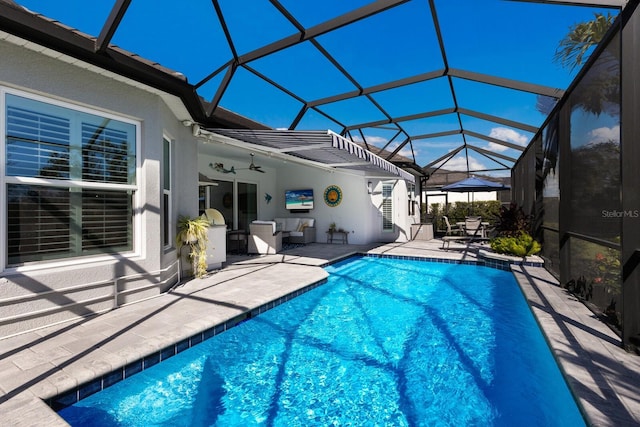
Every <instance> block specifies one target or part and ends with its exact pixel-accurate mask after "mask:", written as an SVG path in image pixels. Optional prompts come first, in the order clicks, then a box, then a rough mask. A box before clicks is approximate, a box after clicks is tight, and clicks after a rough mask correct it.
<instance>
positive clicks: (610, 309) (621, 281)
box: [512, 1, 640, 350]
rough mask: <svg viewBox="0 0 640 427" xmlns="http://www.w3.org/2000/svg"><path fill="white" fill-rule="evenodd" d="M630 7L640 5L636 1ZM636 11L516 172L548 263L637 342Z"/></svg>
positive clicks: (639, 83)
mask: <svg viewBox="0 0 640 427" xmlns="http://www.w3.org/2000/svg"><path fill="white" fill-rule="evenodd" d="M631 3H634V4H633V5H631ZM638 40H640V11H639V9H638V2H637V1H635V2H630V5H629V6H627V8H626V9H625V11H624V13H623V14H622V16H621V18H619V19H618V20H617V21H616V23H615V24H614V27H613V28H612V30H611V31H610V32H609V34H608V36H607V37H606V38H605V40H604V41H603V42H602V43H601V45H600V46H599V47H598V48H597V49H596V51H595V53H594V55H592V58H591V59H590V60H589V62H588V63H587V65H586V66H585V67H584V68H583V70H582V71H581V72H580V73H579V75H578V77H577V78H576V80H575V81H574V82H573V84H572V85H571V87H570V89H569V90H568V91H567V93H566V94H565V96H564V97H563V99H562V100H560V102H559V103H558V105H557V106H556V108H555V109H554V111H553V112H552V113H551V115H550V116H549V118H548V119H547V120H546V121H545V123H544V125H543V127H542V128H541V130H540V131H539V132H538V134H536V136H535V137H534V139H533V140H532V143H531V144H530V145H529V147H528V148H527V150H526V151H525V153H523V155H522V156H521V158H520V159H519V160H518V162H517V163H516V165H515V167H514V168H513V171H512V197H513V200H514V201H515V202H517V203H518V204H519V205H520V206H522V207H523V209H524V210H525V211H526V212H528V213H530V214H531V215H532V217H533V221H532V222H533V227H534V229H533V230H532V233H533V234H534V235H535V236H536V238H537V239H538V240H540V241H541V242H542V243H543V251H542V253H541V255H542V256H543V258H544V259H545V266H546V268H547V269H548V270H549V271H551V272H552V273H553V274H554V275H555V276H556V277H557V278H558V279H559V281H560V283H561V285H562V286H565V287H567V288H569V289H571V290H572V291H573V292H574V293H576V295H578V296H579V297H580V298H581V299H582V300H583V301H584V302H585V304H587V305H588V306H589V307H590V308H591V309H592V310H593V311H594V312H595V313H597V314H598V315H599V316H601V318H602V319H603V320H605V321H606V322H607V323H608V324H609V325H610V326H611V327H612V328H613V329H614V330H616V331H617V332H618V333H619V334H620V336H621V338H622V343H623V345H624V346H625V347H627V348H628V349H630V350H631V349H634V348H636V347H637V346H640V341H638V338H640V267H638V265H640V254H639V252H638V251H637V250H636V248H640V148H639V147H638V144H640V131H639V126H640V78H638V77H637V76H640V65H639V64H640V55H639V53H638V52H640V46H639V42H638Z"/></svg>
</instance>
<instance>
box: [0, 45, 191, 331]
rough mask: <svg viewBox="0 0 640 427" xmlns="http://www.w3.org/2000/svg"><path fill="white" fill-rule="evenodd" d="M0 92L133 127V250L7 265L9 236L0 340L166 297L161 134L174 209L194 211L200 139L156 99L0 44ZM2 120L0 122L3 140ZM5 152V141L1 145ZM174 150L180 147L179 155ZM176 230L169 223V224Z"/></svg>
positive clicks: (170, 260)
mask: <svg viewBox="0 0 640 427" xmlns="http://www.w3.org/2000/svg"><path fill="white" fill-rule="evenodd" d="M0 57H2V58H3V61H2V66H1V67H0V90H7V89H8V90H14V91H19V92H18V93H20V94H24V96H31V95H36V96H41V97H44V98H45V99H53V100H56V101H60V102H63V103H65V104H66V103H68V104H69V105H74V106H79V107H82V108H88V109H91V110H95V111H98V112H100V111H104V112H107V113H109V114H113V115H117V116H119V117H124V118H126V119H129V120H134V121H136V122H137V123H138V135H139V140H138V141H137V145H138V147H137V159H138V166H137V174H136V176H137V190H136V192H135V194H136V198H135V200H136V201H135V203H134V217H135V218H134V227H133V228H134V239H133V246H134V250H133V251H131V252H130V253H113V254H103V255H93V256H86V257H78V258H67V259H60V260H52V261H39V262H30V263H24V264H23V265H18V266H8V265H7V262H6V260H7V248H6V245H7V240H6V238H3V239H2V242H1V245H2V249H1V250H0V254H1V255H2V260H1V261H0V338H1V337H5V336H9V335H13V334H16V333H20V332H24V331H27V330H31V329H34V328H38V327H41V326H44V325H48V324H54V323H58V322H62V321H67V320H70V319H74V318H78V317H81V316H86V315H90V314H94V313H99V312H102V311H106V310H110V309H112V308H113V307H114V306H117V305H122V304H126V303H130V302H134V301H139V300H141V299H145V298H149V297H153V296H155V295H158V294H160V293H161V292H163V291H166V290H167V289H168V288H169V287H170V286H171V285H172V284H173V283H175V282H176V280H177V276H176V272H177V266H176V252H175V249H172V248H163V244H162V241H161V238H162V237H161V235H162V233H161V232H160V230H162V215H161V213H162V209H161V201H162V188H161V180H160V177H161V175H160V174H161V165H162V157H163V146H162V139H163V136H167V137H169V138H170V139H172V140H173V141H174V143H173V148H174V150H173V151H174V153H173V154H174V171H173V181H174V191H173V193H172V196H173V204H174V206H173V212H174V213H175V215H174V219H173V224H175V217H177V215H179V214H197V185H193V184H194V183H195V182H197V170H195V169H194V168H193V167H191V166H189V165H192V164H194V163H195V159H196V156H197V141H196V139H195V138H194V137H193V136H192V135H191V132H190V130H189V129H188V128H185V127H184V126H182V124H181V123H180V122H179V121H178V120H177V119H176V117H175V116H174V115H173V114H172V113H171V111H170V109H169V108H168V107H167V106H166V104H165V103H164V102H163V101H162V99H161V98H160V97H159V96H157V95H154V94H152V93H149V92H146V91H144V90H141V89H137V88H134V87H132V86H129V85H127V84H125V83H122V82H117V81H115V80H113V79H110V78H108V77H105V76H102V75H98V74H96V73H94V72H91V71H88V70H85V69H82V68H80V67H78V66H75V65H71V64H69V63H68V62H66V61H63V60H60V59H54V58H51V57H50V56H47V55H44V54H41V53H37V52H34V51H32V50H29V49H25V48H22V47H19V46H16V45H14V44H11V43H7V42H4V41H0ZM4 120H5V114H4V105H3V113H2V117H1V118H0V131H2V132H1V133H2V138H4V135H5V132H4V130H5V123H4ZM3 147H4V145H3ZM176 147H179V149H176ZM2 162H3V167H2V169H0V172H1V173H0V184H1V186H0V188H1V190H0V191H1V193H0V201H1V202H2V209H1V211H0V212H2V213H1V214H0V224H1V225H2V233H1V234H2V235H3V236H4V235H5V232H6V230H7V228H6V227H7V218H6V215H7V208H6V203H7V201H6V191H7V190H6V188H7V186H6V183H5V174H4V171H5V168H4V155H3V160H2ZM173 228H175V227H173Z"/></svg>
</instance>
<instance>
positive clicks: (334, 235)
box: [327, 231, 349, 245]
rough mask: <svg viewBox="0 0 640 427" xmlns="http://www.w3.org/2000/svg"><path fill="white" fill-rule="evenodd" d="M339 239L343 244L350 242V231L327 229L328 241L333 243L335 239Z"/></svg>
mask: <svg viewBox="0 0 640 427" xmlns="http://www.w3.org/2000/svg"><path fill="white" fill-rule="evenodd" d="M334 240H336V241H339V242H340V243H342V244H346V245H348V244H349V232H348V231H327V243H333V241H334Z"/></svg>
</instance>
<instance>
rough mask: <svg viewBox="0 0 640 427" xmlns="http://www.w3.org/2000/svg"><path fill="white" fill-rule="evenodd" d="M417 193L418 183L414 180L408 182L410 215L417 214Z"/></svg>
mask: <svg viewBox="0 0 640 427" xmlns="http://www.w3.org/2000/svg"><path fill="white" fill-rule="evenodd" d="M415 194H416V185H415V184H414V183H413V182H409V183H407V196H408V201H409V204H408V212H409V215H411V216H413V215H415V214H416V204H417V202H416V200H415V197H416V196H415Z"/></svg>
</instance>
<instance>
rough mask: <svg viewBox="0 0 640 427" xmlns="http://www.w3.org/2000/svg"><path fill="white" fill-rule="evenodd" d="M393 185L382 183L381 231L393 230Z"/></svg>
mask: <svg viewBox="0 0 640 427" xmlns="http://www.w3.org/2000/svg"><path fill="white" fill-rule="evenodd" d="M392 193H393V185H391V184H382V231H385V232H386V231H393V198H392Z"/></svg>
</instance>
